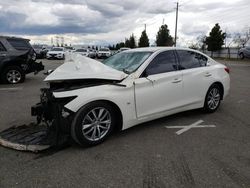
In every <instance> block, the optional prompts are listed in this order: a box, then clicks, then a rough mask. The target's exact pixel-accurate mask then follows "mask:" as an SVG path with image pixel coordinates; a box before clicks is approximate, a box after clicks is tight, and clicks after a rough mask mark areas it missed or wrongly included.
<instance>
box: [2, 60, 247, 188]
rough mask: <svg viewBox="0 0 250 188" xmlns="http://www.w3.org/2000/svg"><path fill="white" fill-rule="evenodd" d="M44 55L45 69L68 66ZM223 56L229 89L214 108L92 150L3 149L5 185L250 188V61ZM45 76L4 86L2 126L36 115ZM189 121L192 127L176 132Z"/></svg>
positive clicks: (132, 130) (154, 125)
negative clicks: (32, 110)
mask: <svg viewBox="0 0 250 188" xmlns="http://www.w3.org/2000/svg"><path fill="white" fill-rule="evenodd" d="M42 61H43V63H44V65H45V69H46V70H48V69H54V68H56V67H58V66H59V65H61V64H62V61H59V60H50V61H48V60H42ZM220 62H222V63H224V64H227V66H228V67H229V68H230V76H231V91H230V95H229V96H228V97H227V98H226V99H225V100H224V101H222V105H221V106H220V108H219V109H218V111H216V112H215V113H213V114H205V113H203V112H202V111H200V110H193V111H188V112H184V113H180V114H176V115H172V116H169V117H165V118H162V119H158V120H155V121H151V122H148V123H144V124H141V125H138V126H135V127H133V128H130V129H128V130H125V131H122V132H119V133H116V134H114V135H112V136H111V138H109V139H108V140H107V141H106V142H104V143H103V144H101V145H98V146H95V147H91V148H81V147H79V146H78V145H76V144H72V145H70V146H68V147H66V148H63V149H60V150H49V151H47V152H44V153H40V154H34V153H29V152H19V151H14V150H11V149H6V148H3V147H0V164H1V165H0V187H25V188H26V187H177V188H180V187H185V188H186V187H250V136H249V135H250V62H249V61H232V60H230V61H224V60H220ZM44 78H45V75H43V73H39V74H38V75H35V76H34V75H33V74H30V75H27V79H26V81H25V82H24V83H22V84H18V85H14V86H11V85H0V101H1V105H0V111H1V113H0V130H4V129H6V128H8V127H10V126H13V125H21V124H28V123H30V122H32V121H35V119H34V118H33V117H31V115H30V106H32V105H34V104H35V103H37V102H38V101H39V94H40V90H39V89H40V88H41V87H44V86H46V84H45V83H44V82H43V81H42V80H43V79H44ZM198 121H199V122H198ZM195 123H197V124H195ZM192 125H193V128H191V126H192ZM195 125H196V127H194V126H195ZM201 125H203V126H201ZM167 126H176V128H175V127H167ZM183 126H190V127H189V128H190V129H186V130H184V131H183V132H178V131H180V130H182V127H183ZM177 127H178V128H177ZM186 128H187V127H186ZM184 129H185V127H184ZM177 133H180V134H177Z"/></svg>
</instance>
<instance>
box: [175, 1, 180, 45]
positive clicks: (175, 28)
mask: <svg viewBox="0 0 250 188" xmlns="http://www.w3.org/2000/svg"><path fill="white" fill-rule="evenodd" d="M176 4H177V6H176V20H175V36H174V46H175V47H176V41H177V22H178V8H179V2H177V3H176Z"/></svg>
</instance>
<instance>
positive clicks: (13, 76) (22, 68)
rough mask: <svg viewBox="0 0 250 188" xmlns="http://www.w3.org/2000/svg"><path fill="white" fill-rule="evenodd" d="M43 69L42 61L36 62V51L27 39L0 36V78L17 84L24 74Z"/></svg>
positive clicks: (23, 78)
mask: <svg viewBox="0 0 250 188" xmlns="http://www.w3.org/2000/svg"><path fill="white" fill-rule="evenodd" d="M41 70H44V66H43V65H42V63H41V62H40V63H37V62H36V53H35V51H34V49H33V48H32V46H31V45H30V43H29V40H28V39H23V38H16V37H6V36H0V80H1V82H3V83H9V84H17V83H20V82H23V81H24V80H25V75H26V74H29V73H31V72H34V73H37V72H39V71H41Z"/></svg>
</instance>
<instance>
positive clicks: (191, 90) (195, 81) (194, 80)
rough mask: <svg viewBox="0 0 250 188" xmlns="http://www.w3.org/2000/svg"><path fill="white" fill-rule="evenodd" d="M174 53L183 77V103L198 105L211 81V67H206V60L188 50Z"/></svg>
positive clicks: (202, 56)
mask: <svg viewBox="0 0 250 188" xmlns="http://www.w3.org/2000/svg"><path fill="white" fill-rule="evenodd" d="M176 52H177V55H178V60H179V68H180V69H181V72H182V75H183V98H182V99H183V103H184V105H195V104H197V103H200V102H202V101H203V100H204V98H205V95H206V92H207V89H208V87H209V86H210V84H211V83H212V81H213V78H212V77H213V72H212V67H209V66H207V62H208V58H207V57H205V56H204V55H202V54H200V53H197V52H194V51H189V50H176Z"/></svg>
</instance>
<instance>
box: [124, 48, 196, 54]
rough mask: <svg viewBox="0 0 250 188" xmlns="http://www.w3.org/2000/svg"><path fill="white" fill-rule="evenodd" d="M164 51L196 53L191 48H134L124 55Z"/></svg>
mask: <svg viewBox="0 0 250 188" xmlns="http://www.w3.org/2000/svg"><path fill="white" fill-rule="evenodd" d="M164 50H189V51H195V52H197V51H196V50H193V49H191V48H182V47H163V46H162V47H143V48H134V49H130V50H126V51H124V53H127V52H157V51H164Z"/></svg>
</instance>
